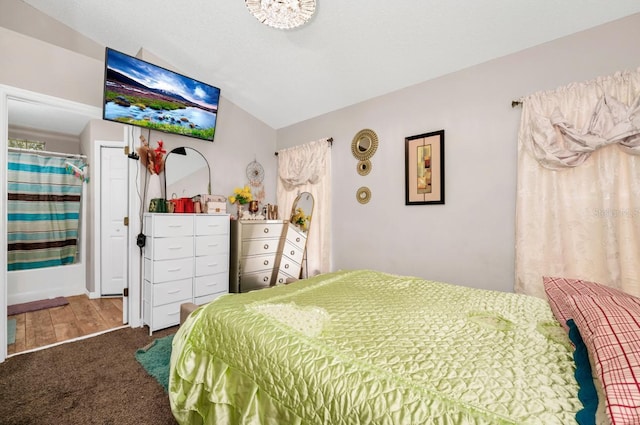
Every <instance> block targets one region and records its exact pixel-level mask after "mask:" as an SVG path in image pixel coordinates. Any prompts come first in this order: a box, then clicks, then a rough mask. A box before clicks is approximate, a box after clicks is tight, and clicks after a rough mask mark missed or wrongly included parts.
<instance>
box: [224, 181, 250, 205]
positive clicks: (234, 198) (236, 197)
mask: <svg viewBox="0 0 640 425" xmlns="http://www.w3.org/2000/svg"><path fill="white" fill-rule="evenodd" d="M252 200H253V195H251V188H250V187H249V186H245V187H242V188H240V187H236V188H235V189H233V195H231V196H229V202H231V203H232V204H235V203H236V202H237V203H239V204H240V205H244V204H247V203H249V202H250V201H252Z"/></svg>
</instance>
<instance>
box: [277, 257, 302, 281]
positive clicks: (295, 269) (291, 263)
mask: <svg viewBox="0 0 640 425" xmlns="http://www.w3.org/2000/svg"><path fill="white" fill-rule="evenodd" d="M300 264H301V262H299V261H295V260H293V259H291V258H289V257H287V256H284V255H283V256H282V258H280V271H281V272H284V273H286V274H288V275H289V276H292V277H297V276H298V275H299V274H300Z"/></svg>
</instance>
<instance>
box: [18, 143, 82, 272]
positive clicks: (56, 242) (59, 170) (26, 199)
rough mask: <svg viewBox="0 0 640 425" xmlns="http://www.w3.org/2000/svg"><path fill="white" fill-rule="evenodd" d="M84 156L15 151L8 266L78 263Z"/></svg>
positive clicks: (37, 266)
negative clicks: (69, 156) (60, 156)
mask: <svg viewBox="0 0 640 425" xmlns="http://www.w3.org/2000/svg"><path fill="white" fill-rule="evenodd" d="M84 166H85V165H84V163H83V161H82V160H80V159H70V158H58V157H47V156H41V155H36V154H30V153H14V152H9V157H8V178H7V183H8V188H7V189H8V190H7V192H8V203H7V212H8V220H7V229H8V252H7V268H8V270H9V271H11V270H27V269H36V268H41V267H51V266H59V265H64V264H72V263H74V262H75V259H76V253H77V240H78V225H79V218H80V210H81V202H80V201H81V198H82V182H83V180H82V178H78V176H77V173H76V172H74V170H79V169H82V168H84Z"/></svg>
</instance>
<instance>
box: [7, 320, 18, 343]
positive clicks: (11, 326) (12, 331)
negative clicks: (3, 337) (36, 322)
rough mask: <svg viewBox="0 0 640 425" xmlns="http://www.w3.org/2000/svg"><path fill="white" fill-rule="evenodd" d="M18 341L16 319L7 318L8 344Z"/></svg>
mask: <svg viewBox="0 0 640 425" xmlns="http://www.w3.org/2000/svg"><path fill="white" fill-rule="evenodd" d="M15 343H16V319H9V320H7V345H11V344H15Z"/></svg>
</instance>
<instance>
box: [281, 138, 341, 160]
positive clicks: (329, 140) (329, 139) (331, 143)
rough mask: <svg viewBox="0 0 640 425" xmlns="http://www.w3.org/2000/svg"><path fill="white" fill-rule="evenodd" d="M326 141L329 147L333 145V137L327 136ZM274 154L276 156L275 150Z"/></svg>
mask: <svg viewBox="0 0 640 425" xmlns="http://www.w3.org/2000/svg"><path fill="white" fill-rule="evenodd" d="M327 142H329V147H331V146H333V137H329V138H328V139H327ZM275 155H276V156H278V152H276V153H275Z"/></svg>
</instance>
